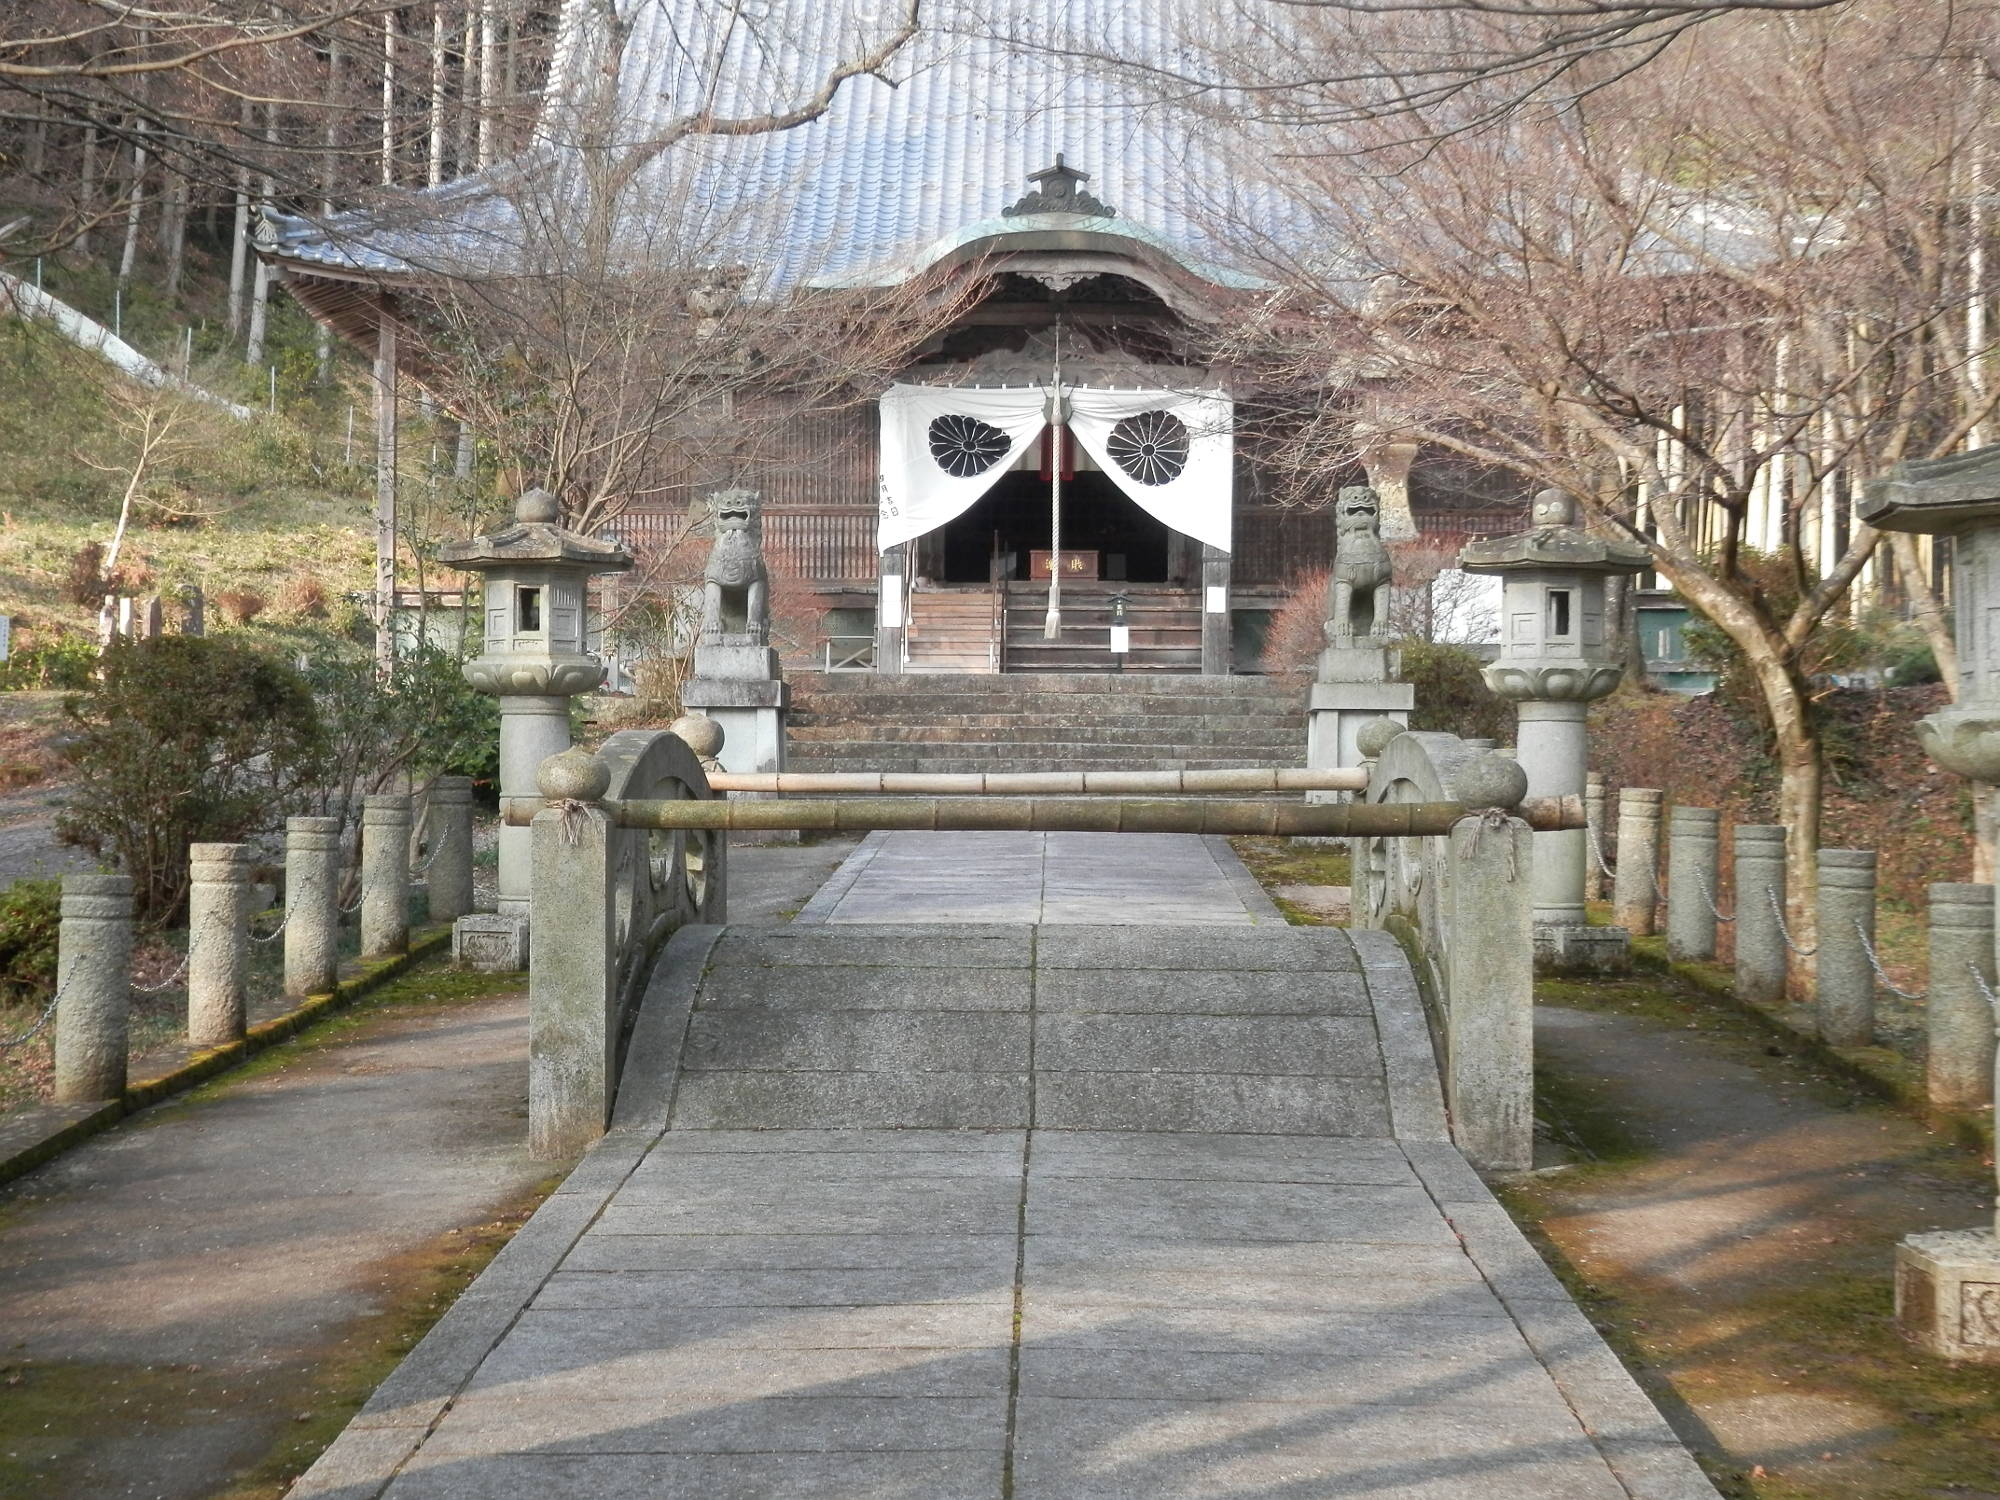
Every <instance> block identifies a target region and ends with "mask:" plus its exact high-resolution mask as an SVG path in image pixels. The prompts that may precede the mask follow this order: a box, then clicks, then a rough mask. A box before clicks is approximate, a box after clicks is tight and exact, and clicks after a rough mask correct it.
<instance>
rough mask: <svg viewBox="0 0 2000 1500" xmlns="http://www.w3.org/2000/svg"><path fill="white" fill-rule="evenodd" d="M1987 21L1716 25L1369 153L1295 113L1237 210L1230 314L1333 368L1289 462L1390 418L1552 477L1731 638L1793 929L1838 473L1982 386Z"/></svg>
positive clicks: (1321, 464)
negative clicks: (1240, 282)
mask: <svg viewBox="0 0 2000 1500" xmlns="http://www.w3.org/2000/svg"><path fill="white" fill-rule="evenodd" d="M1975 22H1978V23H1982V24H1984V25H1986V26H1988V27H1990V25H1991V17H1990V16H1986V15H1984V14H1982V15H1980V16H1978V17H1973V16H1967V15H1956V16H1953V17H1949V18H1946V17H1936V16H1929V15H1915V16H1904V15H1897V14H1895V13H1893V12H1892V11H1891V10H1890V9H1889V8H1888V7H1887V6H1880V7H1876V6H1864V5H1863V4H1862V3H1861V0H1855V3H1854V4H1851V5H1849V6H1846V7H1843V8H1842V9H1841V10H1839V11H1837V12H1833V13H1829V14H1827V15H1823V16H1815V17H1799V18H1794V19H1793V20H1792V21H1791V22H1789V23H1788V24H1787V25H1785V26H1783V27H1771V26H1759V27H1752V26H1749V25H1747V24H1737V25H1724V26H1718V27H1715V28H1709V29H1706V30H1704V31H1703V32H1702V33H1701V34H1700V35H1698V36H1694V37H1691V38H1688V39H1687V40H1686V41H1685V43H1684V46H1683V50H1682V52H1681V53H1680V54H1679V56H1678V57H1677V59H1676V61H1675V63H1674V64H1673V65H1672V66H1671V67H1659V68H1655V69H1652V70H1649V71H1646V72H1643V73H1640V74H1637V75H1635V76H1632V77H1628V78H1625V79H1623V80H1621V81H1619V82H1618V83H1617V84H1616V85H1615V86H1608V87H1607V88H1606V89H1604V90H1603V91H1602V92H1600V93H1598V94H1596V95H1595V96H1593V97H1592V98H1590V99H1588V100H1584V101H1581V102H1573V103H1571V104H1570V105H1569V106H1567V107H1566V108H1563V109H1560V110H1556V109H1537V110H1533V111H1527V112H1516V113H1514V114H1512V115H1510V116H1508V117H1506V118H1505V119H1503V120H1499V121H1497V122H1494V123H1491V124H1490V125H1489V128H1487V129H1485V130H1483V131H1480V132H1476V133H1461V134H1456V135H1451V136H1449V137H1437V136H1433V138H1431V139H1428V140H1426V141H1424V142H1423V143H1422V144H1421V145H1412V144H1408V143H1407V142H1403V143H1400V144H1399V137H1400V135H1401V134H1402V132H1400V131H1399V130H1398V128H1397V127H1396V125H1395V124H1394V123H1393V122H1391V123H1390V124H1386V125H1383V126H1380V127H1373V130H1374V133H1373V134H1372V135H1371V133H1370V128H1367V127H1362V128H1357V129H1356V130H1355V131H1354V132H1351V134H1352V136H1353V138H1354V139H1356V140H1358V141H1360V142H1361V143H1362V144H1364V145H1371V146H1373V147H1374V148H1375V149H1376V150H1377V151H1378V153H1379V154H1378V155H1377V156H1376V157H1375V158H1374V159H1373V160H1372V162H1371V163H1370V165H1369V167H1368V168H1366V169H1363V168H1361V167H1358V166H1357V165H1356V163H1355V161H1354V160H1353V159H1352V158H1350V157H1345V156H1337V155H1330V154H1327V153H1316V152H1314V151H1313V150H1312V149H1311V148H1312V147H1313V145H1314V143H1315V142H1317V141H1318V140H1319V139H1320V138H1321V130H1320V128H1319V126H1318V125H1317V123H1316V122H1313V121H1311V120H1302V121H1299V122H1295V123H1290V124H1286V125H1284V126H1281V127H1276V128H1274V129H1273V130H1272V132H1271V139H1270V146H1271V151H1272V159H1273V161H1274V162H1275V163H1278V165H1275V166H1274V167H1273V169H1272V170H1271V172H1270V173H1269V174H1268V176H1267V177H1266V179H1265V180H1264V181H1262V182H1260V183H1256V184H1251V185H1248V186H1246V187H1245V188H1243V189H1242V190H1240V191H1236V192H1234V193H1232V194H1231V195H1229V199H1228V201H1227V202H1219V203H1218V205H1217V215H1218V218H1219V220H1220V221H1222V222H1223V223H1224V224H1225V225H1226V227H1227V229H1228V231H1229V232H1231V233H1232V234H1233V236H1234V237H1235V239H1236V240H1237V242H1238V244H1239V246H1241V247H1242V248H1243V249H1244V250H1245V251H1246V252H1247V253H1249V254H1252V255H1254V256H1256V257H1258V258H1259V259H1260V260H1261V261H1262V262H1263V264H1264V265H1265V266H1266V267H1267V268H1268V270H1269V271H1270V273H1271V275H1272V276H1273V278H1274V279H1275V280H1277V281H1279V282H1280V283H1281V284H1282V285H1283V286H1284V288H1285V290H1284V291H1283V292H1282V293H1280V294H1279V295H1277V296H1275V297H1273V298H1272V299H1271V300H1270V302H1269V303H1268V305H1267V306H1266V307H1265V309H1264V312H1263V316H1262V317H1261V318H1258V319H1256V320H1253V321H1252V322H1251V323H1249V324H1248V325H1247V326H1246V327H1245V328H1244V329H1243V330H1242V332H1241V337H1240V340H1239V342H1240V343H1241V344H1242V345H1243V349H1242V351H1241V353H1242V355H1243V357H1251V356H1253V355H1257V354H1261V355H1262V356H1263V357H1264V358H1265V359H1266V361H1267V362H1268V363H1269V364H1270V365H1271V366H1272V367H1273V368H1274V369H1275V370H1278V371H1281V372H1282V373H1283V375H1284V376H1285V377H1286V378H1288V380H1289V382H1290V384H1291V386H1292V387H1293V389H1295V390H1297V391H1300V392H1311V393H1312V396H1311V400H1312V402H1313V403H1314V404H1315V405H1316V408H1317V412H1318V417H1317V420H1315V421H1313V422H1311V423H1309V424H1308V427H1307V432H1306V435H1305V437H1304V438H1303V439H1302V440H1301V441H1300V442H1299V443H1297V444H1296V445H1295V446H1294V447H1293V449H1292V459H1293V462H1294V464H1295V465H1296V466H1297V467H1298V468H1299V469H1300V470H1301V471H1302V472H1311V471H1313V470H1317V469H1323V468H1325V467H1327V466H1330V465H1338V464H1342V463H1346V462H1351V461H1353V459H1354V458H1355V457H1356V455H1357V453H1358V452H1361V451H1365V450H1366V449H1367V448H1368V447H1369V446H1370V445H1371V444H1374V443H1378V442H1380V441H1381V440H1382V439H1383V437H1384V436H1385V435H1393V436H1397V437H1400V438H1402V439H1403V440H1416V441H1420V442H1422V443H1425V444H1427V445H1431V446H1433V447H1435V448H1438V449H1443V450H1446V451H1449V452H1453V453H1456V454H1459V455H1462V456H1464V457H1466V458H1469V459H1472V460H1475V461H1477V462H1480V463H1484V464H1489V465H1494V466H1498V467H1501V468H1504V469H1509V470H1512V471H1514V472H1515V473H1518V474H1519V475H1521V476H1522V477H1523V479H1524V480H1526V481H1528V482H1529V483H1532V484H1534V485H1545V484H1553V485H1558V486H1560V487H1562V488H1564V489H1566V490H1568V491H1570V492H1571V493H1573V494H1575V495H1576V496H1577V497H1578V498H1579V499H1581V500H1582V501H1583V502H1584V503H1585V505H1586V507H1587V508H1588V510H1589V512H1590V514H1591V515H1592V516H1593V517H1594V518H1595V520H1596V521H1597V523H1598V524H1601V525H1605V526H1608V527H1611V528H1613V529H1615V530H1617V531H1619V532H1621V533H1623V534H1625V535H1628V536H1630V537H1633V538H1636V539H1637V540H1640V541H1642V542H1643V543H1645V545H1646V546H1647V547H1648V549H1649V550H1650V552H1651V554H1652V557H1653V560H1654V564H1655V566H1656V568H1657V569H1658V571H1659V572H1660V573H1661V574H1662V575H1663V576H1664V577H1665V578H1666V579H1667V580H1668V581H1669V582H1670V583H1672V584H1673V586H1674V587H1675V588H1676V589H1678V590H1679V592H1680V593H1681V595H1682V596H1683V597H1684V598H1685V599H1687V600H1688V601H1689V602H1690V603H1691V604H1692V605H1693V606H1694V607H1695V608H1696V609H1697V610H1698V611H1700V612H1701V613H1702V614H1703V615H1705V616H1706V617H1707V618H1708V619H1709V620H1711V621H1712V622H1714V624H1715V625H1716V626H1717V627H1718V628H1719V629H1720V630H1721V631H1722V632H1723V633H1724V634H1726V635H1727V636H1728V638H1729V639H1730V640H1731V641H1732V642H1733V643H1734V645H1735V646H1736V647H1737V648H1738V649H1739V650H1740V651H1741V653H1742V655H1743V658H1744V660H1745V662H1746V665H1747V668H1748V671H1749V672H1750V674H1751V675H1752V677H1753V678H1754V680H1755V683H1756V686H1757V690H1758V694H1759V698H1760V701H1761V703H1762V706H1763V711H1764V714H1765V717H1766V719H1767V721H1768V725H1769V728H1770V732H1771V735H1772V740H1773V745H1774V755H1775V759H1776V760H1777V763H1778V766H1779V770H1780V777H1781V789H1780V799H1779V803H1780V805H1779V816H1780V818H1781V819H1782V820H1783V821H1784V822H1785V823H1786V824H1787V825H1788V826H1789V828H1790V850H1791V854H1792V868H1793V870H1794V871H1795V872H1796V874H1797V880H1796V882H1795V885H1794V889H1793V891H1792V893H1791V898H1790V899H1791V909H1792V911H1791V914H1792V918H1793V920H1794V923H1795V930H1796V931H1800V932H1804V933H1809V932H1810V931H1811V926H1812V912H1813V905H1814V903H1813V894H1814V879H1813V851H1814V850H1815V849H1816V848H1817V847H1818V834H1819V800H1820V784H1821V775H1822V764H1821V754H1820V736H1819V728H1818V724H1817V721H1816V717H1815V714H1814V709H1813V703H1814V696H1815V693H1816V691H1817V690H1818V689H1817V688H1816V685H1815V684H1814V683H1813V682H1812V681H1811V680H1810V661H1811V658H1812V652H1813V649H1814V641H1815V636H1816V634H1817V633H1818V632H1819V630H1820V629H1821V627H1822V625H1823V623H1824V622H1825V621H1826V620H1827V619H1828V618H1829V617H1830V616H1831V615H1832V614H1834V613H1835V612H1836V611H1838V610H1841V609H1842V608H1844V603H1843V601H1844V600H1845V598H1846V595H1847V593H1848V590H1849V588H1850V586H1851V585H1852V584H1853V582H1854V581H1855V579H1856V577H1857V575H1859V574H1860V573H1861V572H1862V570H1863V569H1864V568H1865V567H1868V566H1869V565H1870V563H1871V559H1872V558H1873V556H1874V554H1875V551H1876V546H1877V537H1876V534H1875V533H1874V532H1873V531H1872V530H1870V529H1869V528H1867V527H1865V526H1862V525H1860V524H1858V523H1856V522H1855V521H1854V520H1853V518H1852V515H1851V510H1850V508H1849V496H1850V494H1851V492H1852V488H1853V486H1854V485H1855V483H1856V482H1857V481H1858V480H1859V479H1861V478H1863V477H1866V476H1867V475H1869V474H1872V473H1876V472H1879V471H1880V470H1881V469H1882V468H1883V467H1885V466H1886V465H1888V464H1890V463H1893V462H1896V461H1897V460H1899V459H1903V458H1911V457H1918V456H1925V455H1931V454H1939V453H1946V452H1951V451H1954V450H1955V449H1957V448H1958V447H1960V446H1962V445H1963V443H1964V442H1965V440H1966V438H1967V435H1968V434H1969V433H1971V432H1973V431H1974V430H1975V429H1976V428H1977V426H1978V424H1980V423H1981V422H1983V421H1985V420H1987V419H1988V418H1989V416H1990V414H1991V411H1992V407H1993V395H1992V392H1991V389H1990V384H1989V383H1988V382H1985V381H1983V380H1982V378H1981V376H1980V372H1981V370H1982V367H1983V365H1984V363H1985V362H1986V361H1987V360H1988V359H1989V358H1990V356H1991V354H1992V350H1991V348H1990V346H1989V345H1987V344H1984V343H1981V344H1979V345H1976V346H1975V345H1973V344H1971V343H1970V342H1969V341H1968V336H1967V335H1968V330H1969V329H1976V328H1977V327H1978V326H1979V325H1978V324H1977V322H1976V321H1975V320H1969V319H1967V317H1966V316H1965V310H1966V304H1967V288H1966V283H1965V279H1964V276H1963V268H1964V266H1965V264H1966V259H1967V250H1968V245H1967V239H1966V226H1967V224H1968V222H1969V216H1968V214H1967V213H1966V211H1965V209H1966V205H1965V202H1964V200H1963V198H1962V197H1961V196H1958V195H1957V192H1956V189H1957V187H1958V186H1959V184H1961V183H1962V182H1963V180H1964V173H1963V167H1962V163H1963V162H1964V160H1965V158H1966V156H1967V154H1968V152H1969V151H1970V150H1971V148H1972V143H1973V142H1974V141H1975V140H1977V139H1978V136H1979V133H1980V132H1981V131H1982V130H1983V129H1984V123H1985V122H1984V121H1983V119H1982V118H1981V117H1980V114H1979V111H1978V109H1977V107H1976V105H1975V104H1973V103H1972V102H1971V98H1970V94H1969V91H1954V90H1950V89H1942V88H1939V87H1936V86H1935V78H1934V74H1935V70H1936V67H1937V59H1938V58H1939V57H1941V56H1948V55H1951V54H1952V53H1953V51H1954V49H1956V50H1957V52H1958V54H1959V55H1960V57H1961V58H1963V57H1964V55H1965V53H1966V52H1967V51H1968V50H1971V49H1976V48H1977V47H1978V46H1980V45H1982V44H1983V43H1985V42H1987V41H1989V40H1990V39H1991V38H1990V35H1989V34H1988V33H1985V32H1981V31H1979V30H1978V29H1977V27H1976V26H1975ZM1220 196H1221V195H1218V197H1220ZM1301 246H1306V247H1310V253H1309V254H1308V253H1303V252H1301V250H1300V248H1299V247H1301ZM1760 548H1761V549H1764V550H1766V551H1768V552H1770V553H1772V554H1774V555H1775V556H1776V557H1777V559H1778V560H1779V563H1780V564H1781V566H1780V568H1779V571H1778V578H1777V581H1778V583H1779V584H1781V585H1782V586H1781V587H1776V588H1774V587H1773V586H1772V584H1773V576H1772V571H1771V569H1770V568H1769V567H1767V566H1764V565H1762V563H1761V562H1760V559H1759V558H1758V557H1757V556H1756V555H1755V554H1756V552H1757V550H1758V549H1760ZM1802 941H1809V939H1803V938H1802Z"/></svg>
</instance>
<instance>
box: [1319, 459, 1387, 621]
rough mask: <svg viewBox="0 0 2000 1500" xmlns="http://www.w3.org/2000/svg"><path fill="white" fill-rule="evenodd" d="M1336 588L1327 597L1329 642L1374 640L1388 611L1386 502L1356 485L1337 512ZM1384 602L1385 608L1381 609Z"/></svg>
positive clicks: (1345, 491)
mask: <svg viewBox="0 0 2000 1500" xmlns="http://www.w3.org/2000/svg"><path fill="white" fill-rule="evenodd" d="M1333 520H1334V554H1333V582H1332V588H1331V590H1330V591H1329V593H1328V596H1327V615H1326V639H1327V644H1329V645H1338V644H1341V643H1344V642H1347V641H1351V640H1353V639H1355V638H1357V637H1366V636H1372V635H1374V634H1375V631H1376V629H1377V627H1378V626H1380V625H1382V624H1384V623H1385V621H1384V618H1383V617H1384V616H1385V615H1386V614H1387V613H1388V611H1387V610H1386V609H1385V608H1383V607H1381V606H1382V605H1386V604H1387V602H1388V601H1387V600H1386V599H1381V593H1382V590H1383V588H1384V587H1386V586H1387V584H1388V582H1389V550H1388V548H1386V547H1384V546H1383V545H1382V502H1381V500H1380V499H1379V497H1377V495H1376V493H1375V491H1374V490H1373V489H1371V488H1370V487H1369V486H1367V485H1365V484H1350V485H1348V486H1346V487H1345V488H1343V489H1342V490H1341V492H1340V499H1339V500H1338V501H1336V502H1335V504H1334V507H1333ZM1378 599H1379V600H1380V604H1378V602H1377V601H1378Z"/></svg>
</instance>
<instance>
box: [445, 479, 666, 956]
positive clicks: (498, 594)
mask: <svg viewBox="0 0 2000 1500" xmlns="http://www.w3.org/2000/svg"><path fill="white" fill-rule="evenodd" d="M561 514H562V511H561V507H560V506H559V505H558V504H557V502H556V497H555V496H554V495H551V494H550V493H549V492H548V491H547V490H529V491H527V492H526V493H524V494H523V495H522V496H521V498H520V501H519V503H518V504H517V505H516V507H515V510H514V524H513V525H511V526H507V527H503V528H501V529H500V530H499V531H496V532H493V533H491V534H490V535H487V536H481V537H474V538H473V539H472V540H471V541H469V542H453V543H448V544H447V545H445V546H443V547H440V548H439V549H438V561H440V562H442V563H443V564H445V566H447V567H452V568H460V569H463V570H464V571H465V572H468V573H478V574H480V575H481V576H482V578H483V579H484V582H485V590H484V594H485V598H484V610H483V615H482V624H483V626H484V640H483V646H482V649H481V650H480V653H479V655H478V656H476V657H474V658H473V659H472V660H471V661H469V662H467V663H466V664H465V680H466V681H467V682H469V683H471V684H472V685H473V686H474V687H475V688H478V689H479V690H480V691H481V692H483V693H491V694H493V695H494V696H495V697H496V698H498V699H499V700H500V795H501V797H502V798H503V799H505V798H508V797H533V796H534V795H535V772H536V770H537V768H538V767H540V765H541V763H542V762H543V761H545V760H547V759H548V758H549V757H550V756H551V755H559V754H561V753H562V752H563V751H565V750H567V749H568V748H569V743H570V739H569V700H570V699H571V698H573V697H575V696H576V695H577V694H578V693H587V692H590V691H591V690H592V689H593V688H595V687H596V686H597V685H598V684H599V683H601V682H603V680H604V664H603V663H602V662H601V661H599V660H598V659H597V658H596V657H595V656H592V655H590V654H589V653H588V652H586V651H585V650H584V639H585V630H586V625H587V611H588V601H587V599H586V591H587V589H588V587H589V582H590V579H591V577H592V576H593V575H594V574H598V573H621V572H623V571H625V570H626V569H627V568H630V567H631V566H632V558H631V554H629V553H627V552H626V551H625V549H624V548H622V547H620V546H618V545H617V544H616V543H615V542H606V541H600V540H599V539H598V538H596V537H588V536H583V535H581V534H579V533H577V532H574V531H568V530H565V529H564V528H563V526H562V524H561ZM533 837H534V835H533V832H532V831H531V830H530V829H527V828H509V827H506V826H504V825H503V826H502V827H501V829H500V910H499V912H498V913H496V914H492V915H488V914H483V913H473V914H470V915H467V916H463V917H460V918H459V919H458V920H457V922H456V923H454V924H453V927H452V953H453V956H454V957H456V958H457V959H458V960H459V961H460V962H462V963H468V964H471V965H473V966H474V967H475V968H488V969H519V968H525V967H527V962H528V884H529V862H530V859H531V855H532V848H533Z"/></svg>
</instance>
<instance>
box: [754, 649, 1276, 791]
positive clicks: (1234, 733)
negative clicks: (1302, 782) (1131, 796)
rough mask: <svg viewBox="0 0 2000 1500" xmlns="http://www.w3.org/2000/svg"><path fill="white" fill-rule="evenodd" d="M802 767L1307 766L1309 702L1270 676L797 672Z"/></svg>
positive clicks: (792, 761)
mask: <svg viewBox="0 0 2000 1500" xmlns="http://www.w3.org/2000/svg"><path fill="white" fill-rule="evenodd" d="M790 681H791V685H792V709H791V717H790V722H789V726H788V738H789V742H790V743H789V760H788V764H789V765H790V767H791V768H792V769H793V770H798V771H952V772H978V771H986V772H1009V771H1043V770H1074V769H1083V770H1098V771H1185V770H1211V769H1220V768H1224V767H1232V766H1274V767H1287V766H1303V765H1304V764H1305V753H1306V728H1305V704H1304V698H1303V694H1302V692H1301V690H1300V689H1298V688H1297V687H1296V686H1294V685H1291V684H1288V683H1286V682H1283V681H1280V680H1277V679H1273V678H1268V677H1202V676H1186V675H1179V674H1166V673H1152V672H1072V673H1053V672H1038V673H1034V674H1031V675H1023V676H1013V675H1008V676H994V675H992V674H990V673H977V674H974V673H962V674H942V673H941V674H927V675H912V676H903V677H878V676H874V675H872V674H860V673H832V674H825V673H814V672H805V673H797V674H794V675H793V676H792V677H791V679H790Z"/></svg>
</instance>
